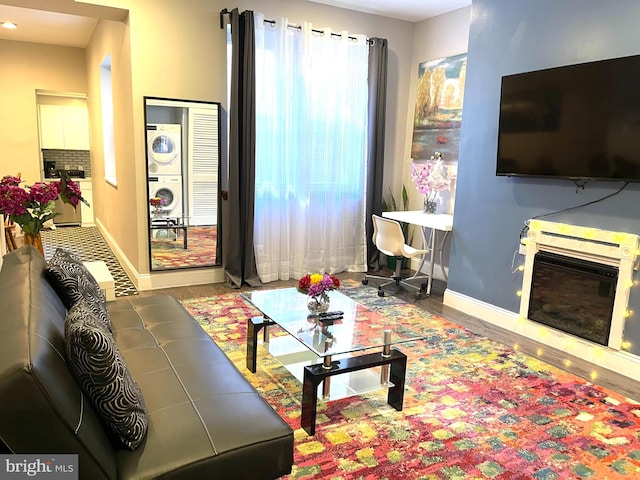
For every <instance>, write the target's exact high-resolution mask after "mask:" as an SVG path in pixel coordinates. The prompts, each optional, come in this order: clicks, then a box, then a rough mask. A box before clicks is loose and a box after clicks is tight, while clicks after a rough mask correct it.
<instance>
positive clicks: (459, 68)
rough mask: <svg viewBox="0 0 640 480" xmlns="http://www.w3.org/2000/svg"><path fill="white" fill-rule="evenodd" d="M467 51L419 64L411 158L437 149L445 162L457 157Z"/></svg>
mask: <svg viewBox="0 0 640 480" xmlns="http://www.w3.org/2000/svg"><path fill="white" fill-rule="evenodd" d="M466 72H467V54H466V53H463V54H460V55H454V56H451V57H446V58H441V59H438V60H432V61H428V62H422V63H420V64H419V65H418V88H417V94H416V107H415V112H414V118H413V141H412V143H411V158H412V159H413V160H418V161H419V160H426V159H429V158H431V156H432V155H433V154H434V152H440V153H442V157H443V159H444V160H445V162H447V163H449V162H451V161H457V160H458V148H459V145H460V125H461V123H462V101H463V96H464V83H465V78H466Z"/></svg>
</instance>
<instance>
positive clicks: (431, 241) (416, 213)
mask: <svg viewBox="0 0 640 480" xmlns="http://www.w3.org/2000/svg"><path fill="white" fill-rule="evenodd" d="M382 216H383V217H385V218H390V219H392V220H396V221H398V222H405V223H410V224H411V225H417V226H419V227H420V232H421V233H422V245H423V247H424V248H425V249H427V248H428V249H429V250H430V252H431V253H430V254H429V281H428V283H427V295H431V284H432V283H433V268H434V260H435V253H436V232H439V231H440V232H444V235H442V239H441V240H440V245H439V246H438V247H437V249H438V250H439V251H440V269H441V270H442V275H443V276H444V278H445V280H448V278H447V273H446V272H445V270H444V265H443V260H442V250H443V247H444V242H445V241H446V240H447V237H448V236H449V232H450V231H451V230H453V215H444V214H442V215H440V214H434V213H424V212H423V211H422V210H411V211H408V212H402V211H396V212H382ZM427 229H429V230H431V232H430V234H429V235H427ZM425 260H426V255H424V256H423V257H422V259H421V260H420V266H419V267H418V271H417V272H416V275H419V274H420V272H421V270H422V267H423V266H424V262H425Z"/></svg>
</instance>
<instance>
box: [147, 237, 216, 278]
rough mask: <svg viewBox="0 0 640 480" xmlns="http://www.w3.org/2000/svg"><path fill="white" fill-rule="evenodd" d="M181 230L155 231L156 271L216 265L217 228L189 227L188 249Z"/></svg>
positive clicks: (154, 259)
mask: <svg viewBox="0 0 640 480" xmlns="http://www.w3.org/2000/svg"><path fill="white" fill-rule="evenodd" d="M182 235H184V232H183V231H182V230H180V229H171V228H168V229H154V230H152V238H151V263H152V266H153V268H154V269H160V270H161V269H167V268H189V267H202V266H204V265H215V264H216V242H217V227H215V226H213V227H189V228H188V229H187V249H186V250H185V248H184V242H183V237H182Z"/></svg>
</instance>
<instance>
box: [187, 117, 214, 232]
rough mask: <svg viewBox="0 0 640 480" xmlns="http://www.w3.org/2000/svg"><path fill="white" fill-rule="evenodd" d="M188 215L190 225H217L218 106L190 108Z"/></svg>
mask: <svg viewBox="0 0 640 480" xmlns="http://www.w3.org/2000/svg"><path fill="white" fill-rule="evenodd" d="M188 142H189V153H188V155H187V167H188V172H189V173H188V182H187V185H188V192H187V195H188V212H189V223H190V225H193V226H197V225H216V224H217V219H218V180H219V176H218V165H219V163H220V161H219V160H220V158H219V157H220V125H219V112H218V105H215V106H212V108H190V109H189V139H188Z"/></svg>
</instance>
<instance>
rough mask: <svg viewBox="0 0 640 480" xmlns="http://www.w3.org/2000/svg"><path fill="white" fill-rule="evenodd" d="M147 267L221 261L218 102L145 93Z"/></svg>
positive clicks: (219, 127)
mask: <svg viewBox="0 0 640 480" xmlns="http://www.w3.org/2000/svg"><path fill="white" fill-rule="evenodd" d="M144 113H145V126H146V141H147V149H146V150H147V152H146V161H147V199H148V201H147V203H148V209H149V258H150V268H151V270H152V271H157V270H171V269H181V268H193V267H210V266H215V265H220V264H221V261H220V244H219V243H220V242H219V241H218V239H219V238H220V231H219V225H220V185H219V175H218V174H219V172H220V169H221V160H220V133H221V125H220V123H221V122H220V104H219V103H215V102H198V101H189V100H176V99H167V98H156V97H144Z"/></svg>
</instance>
